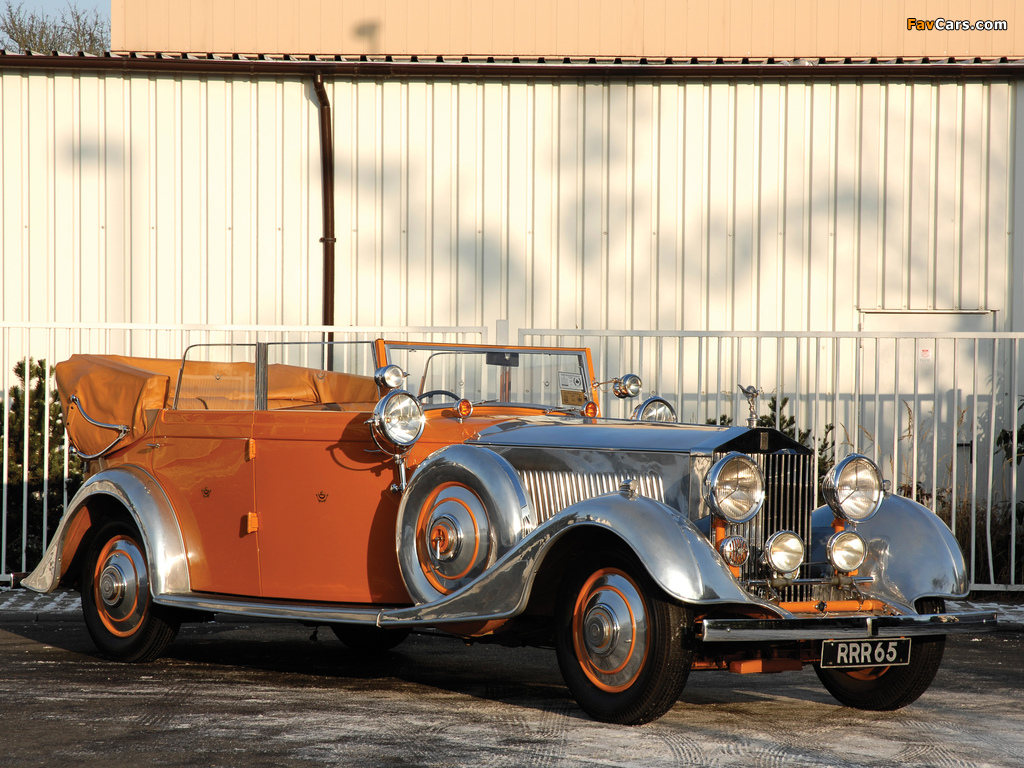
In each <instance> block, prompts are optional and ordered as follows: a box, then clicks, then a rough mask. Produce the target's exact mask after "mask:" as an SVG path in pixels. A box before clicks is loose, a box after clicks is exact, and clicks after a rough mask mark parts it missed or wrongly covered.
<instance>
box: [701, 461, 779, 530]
mask: <svg viewBox="0 0 1024 768" xmlns="http://www.w3.org/2000/svg"><path fill="white" fill-rule="evenodd" d="M703 493H704V501H705V503H706V504H707V505H708V507H710V508H711V511H712V512H713V513H714V514H716V515H718V516H719V517H721V518H724V519H725V520H727V521H729V522H730V523H745V522H747V521H748V520H750V519H752V518H753V517H754V516H755V515H756V514H757V513H758V512H760V511H761V506H762V505H763V504H764V476H763V475H762V474H761V470H760V469H759V468H758V466H757V464H755V463H754V462H753V461H752V460H751V459H750V458H748V457H747V456H744V455H743V454H742V453H730V454H729V455H727V456H725V457H723V458H721V459H719V460H718V461H716V462H715V466H713V467H712V468H711V471H710V472H708V473H707V475H705V476H704V487H703Z"/></svg>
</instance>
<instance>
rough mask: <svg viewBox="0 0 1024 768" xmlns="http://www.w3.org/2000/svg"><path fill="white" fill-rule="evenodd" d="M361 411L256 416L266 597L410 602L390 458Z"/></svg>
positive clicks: (329, 409)
mask: <svg viewBox="0 0 1024 768" xmlns="http://www.w3.org/2000/svg"><path fill="white" fill-rule="evenodd" d="M369 415H370V414H369V413H368V412H366V411H361V410H341V409H340V408H339V407H337V406H330V405H322V406H315V407H314V406H311V407H310V408H309V409H298V410H276V411H258V412H257V413H256V414H255V423H254V425H253V437H254V439H255V459H254V461H253V466H254V467H255V469H256V474H255V477H256V510H257V513H258V517H259V539H260V574H261V579H262V586H263V594H264V596H266V597H275V598H287V599H301V600H318V601H330V602H344V603H375V604H381V603H391V604H395V603H406V602H408V600H409V597H408V593H407V592H406V590H405V586H404V583H403V582H402V578H401V574H400V572H399V567H398V558H397V555H396V553H395V523H396V519H397V515H398V503H399V497H398V495H397V494H395V493H393V492H392V491H391V490H389V489H390V486H391V484H392V483H393V482H394V480H395V476H394V475H395V473H394V462H393V461H390V460H389V459H390V457H388V456H387V455H385V454H383V453H382V452H381V451H380V450H379V449H378V448H377V447H376V445H375V444H374V443H373V441H372V439H371V437H370V430H369V427H368V426H367V424H366V421H367V419H368V418H369Z"/></svg>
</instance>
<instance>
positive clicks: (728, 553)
mask: <svg viewBox="0 0 1024 768" xmlns="http://www.w3.org/2000/svg"><path fill="white" fill-rule="evenodd" d="M718 552H719V553H720V554H721V555H722V559H724V560H725V562H727V563H728V564H729V565H732V566H735V567H736V568H739V567H740V566H741V565H743V564H744V563H745V562H747V558H748V557H750V545H749V544H747V540H746V539H744V538H743V537H742V536H729V537H728V538H727V539H724V540H723V541H722V543H721V544H719V545H718Z"/></svg>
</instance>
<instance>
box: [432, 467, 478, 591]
mask: <svg viewBox="0 0 1024 768" xmlns="http://www.w3.org/2000/svg"><path fill="white" fill-rule="evenodd" d="M456 494H460V495H464V496H467V497H468V501H467V500H466V499H464V498H460V497H459V495H456ZM444 510H447V512H446V513H445V514H441V513H442V512H444ZM439 515H440V517H441V518H443V520H444V524H441V523H440V522H439ZM480 516H483V517H484V518H485V519H484V520H483V521H481V520H480V519H479V518H480ZM487 530H488V526H487V521H486V510H485V509H484V506H483V502H482V501H481V499H480V497H479V496H477V494H476V493H475V492H474V491H473V490H472V489H471V488H468V487H466V486H465V485H463V484H462V483H443V484H441V485H440V486H438V487H437V488H436V489H434V491H433V492H432V493H431V494H430V495H429V496H428V497H427V498H426V500H425V501H424V503H423V507H422V510H421V511H420V514H419V517H418V519H417V520H416V554H417V559H418V560H419V565H420V570H421V571H422V572H423V575H424V576H426V578H427V581H428V582H429V583H430V585H431V586H432V587H433V588H434V589H436V590H437V591H438V592H440V593H442V594H445V595H447V594H450V593H451V592H454V591H455V590H456V589H458V587H459V586H461V585H460V584H459V581H460V580H462V579H465V578H467V577H469V576H471V575H474V574H473V571H474V569H475V568H477V567H478V566H479V565H480V558H481V550H480V546H481V541H482V540H484V539H486V538H487V535H489V534H485V531H487ZM463 547H464V549H463ZM449 552H450V553H452V557H451V560H450V562H442V556H443V555H444V554H447V553H449ZM446 571H447V572H446Z"/></svg>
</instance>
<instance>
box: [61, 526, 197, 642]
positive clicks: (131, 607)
mask: <svg viewBox="0 0 1024 768" xmlns="http://www.w3.org/2000/svg"><path fill="white" fill-rule="evenodd" d="M140 540H141V538H140V536H139V534H138V531H136V530H135V528H134V527H132V526H130V525H128V524H126V523H120V522H114V523H108V524H107V525H105V526H104V527H103V528H102V529H101V530H100V532H99V534H98V535H97V536H96V538H95V540H94V541H93V545H92V547H91V548H90V550H89V553H88V556H87V557H86V559H85V562H84V563H83V565H82V577H81V582H80V585H81V592H82V613H83V614H84V616H85V626H86V629H88V630H89V635H90V636H91V637H92V639H93V642H94V643H96V647H97V648H99V650H100V652H102V653H103V654H104V655H106V656H110V657H111V658H114V659H117V660H118V661H129V662H134V661H151V660H153V659H155V658H156V657H157V656H159V655H160V653H161V652H162V651H163V650H164V648H166V647H167V645H168V644H169V643H170V642H171V641H172V640H173V639H174V637H175V635H177V633H178V625H179V622H178V621H177V620H176V618H175V616H174V614H173V613H172V612H171V611H168V610H167V609H161V608H160V606H157V605H154V604H153V600H152V596H151V594H150V588H149V585H150V582H149V565H148V563H147V562H146V553H145V549H144V547H143V546H142V545H141V544H140Z"/></svg>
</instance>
